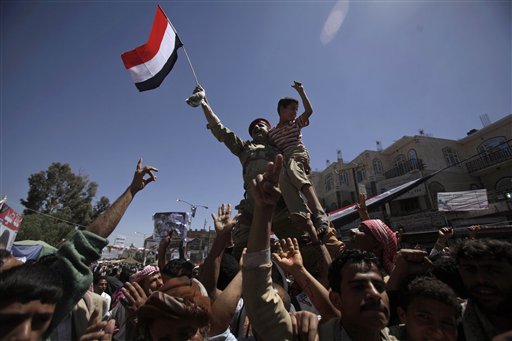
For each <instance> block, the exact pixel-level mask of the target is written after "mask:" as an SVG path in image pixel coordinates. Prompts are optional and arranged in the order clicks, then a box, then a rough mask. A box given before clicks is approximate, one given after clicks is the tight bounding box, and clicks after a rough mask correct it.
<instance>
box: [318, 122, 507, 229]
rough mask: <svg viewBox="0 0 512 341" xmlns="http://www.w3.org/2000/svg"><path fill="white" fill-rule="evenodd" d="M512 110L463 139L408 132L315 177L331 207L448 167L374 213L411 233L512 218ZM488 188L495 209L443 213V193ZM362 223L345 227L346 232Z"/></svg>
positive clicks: (330, 165) (331, 165)
mask: <svg viewBox="0 0 512 341" xmlns="http://www.w3.org/2000/svg"><path fill="white" fill-rule="evenodd" d="M511 139H512V115H508V116H506V117H504V118H502V119H500V120H499V121H497V122H494V123H492V124H489V125H487V126H485V127H483V128H482V129H480V130H476V129H473V130H471V131H470V132H468V135H467V136H466V137H464V138H462V139H459V140H450V139H442V138H436V137H431V136H427V135H424V134H421V135H416V136H404V137H402V138H400V139H399V140H397V141H395V142H394V143H393V144H391V145H390V146H389V147H387V148H385V149H383V150H377V151H374V150H365V151H363V152H362V153H360V154H359V155H358V156H357V157H355V158H354V159H353V160H352V161H350V162H344V161H343V160H342V159H341V158H338V160H337V161H336V162H329V161H328V162H327V166H326V168H325V169H324V170H322V171H318V172H313V173H312V175H311V180H312V182H313V184H314V186H315V189H316V190H317V193H318V196H319V198H320V201H321V203H322V204H323V206H324V207H325V208H326V209H327V211H328V212H332V211H335V210H337V209H340V208H342V207H345V206H348V205H351V204H352V203H354V202H356V201H357V198H358V194H359V193H365V194H366V195H367V197H372V196H374V195H377V194H380V193H383V192H386V191H387V190H389V189H392V188H394V187H397V186H399V185H402V184H404V183H406V182H408V181H411V180H414V179H417V178H420V177H423V176H425V175H429V174H432V173H434V172H436V171H438V170H441V169H443V171H442V172H440V173H438V174H436V175H435V176H433V177H432V178H430V179H429V180H427V181H426V182H425V183H423V184H421V185H419V186H417V187H415V188H413V189H412V190H410V191H409V192H407V193H404V194H402V195H401V196H400V197H398V198H396V199H395V200H393V201H391V202H390V203H388V204H387V205H386V206H385V207H381V208H380V209H378V210H376V211H374V212H370V215H371V216H372V217H376V218H381V219H384V220H385V221H386V222H388V224H389V225H390V226H391V227H392V228H398V227H400V226H403V227H405V228H406V231H407V232H410V233H417V232H422V231H433V230H437V228H439V227H442V226H446V225H451V226H454V227H455V228H465V227H466V226H469V225H472V224H482V225H489V226H490V225H499V224H503V223H506V222H508V224H509V225H510V220H512V201H511V200H510V195H511V194H512V142H511ZM476 189H486V191H487V196H488V200H489V208H488V209H485V210H479V211H469V212H468V211H466V212H440V211H438V209H437V193H439V192H458V191H469V190H476ZM358 223H359V222H358V221H354V222H353V223H350V224H346V225H344V226H339V227H340V229H339V230H340V232H341V233H342V237H343V231H344V230H346V229H349V228H353V227H355V226H357V224H358Z"/></svg>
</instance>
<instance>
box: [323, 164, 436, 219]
mask: <svg viewBox="0 0 512 341" xmlns="http://www.w3.org/2000/svg"><path fill="white" fill-rule="evenodd" d="M442 170H444V169H442ZM442 170H439V171H436V172H434V173H432V174H429V175H426V176H424V177H422V178H419V179H416V180H412V181H409V182H406V183H405V184H403V185H400V186H398V187H395V188H392V189H390V190H389V191H386V192H384V193H381V194H379V195H376V196H374V197H371V198H368V199H366V207H367V208H368V209H370V208H374V207H378V206H381V205H384V204H385V203H387V202H389V201H391V200H393V199H395V198H397V197H399V196H400V195H402V194H404V193H405V192H407V191H410V190H411V189H413V188H414V187H416V186H418V185H420V184H422V183H424V182H425V181H427V180H428V179H430V178H431V177H433V176H434V175H436V174H438V173H439V172H440V171H442ZM329 217H330V219H331V221H332V223H333V224H334V226H335V227H341V226H342V225H343V224H347V223H349V222H351V221H353V220H356V219H357V218H358V212H357V208H356V205H355V204H352V205H350V206H346V207H342V208H340V209H338V210H335V211H332V212H329Z"/></svg>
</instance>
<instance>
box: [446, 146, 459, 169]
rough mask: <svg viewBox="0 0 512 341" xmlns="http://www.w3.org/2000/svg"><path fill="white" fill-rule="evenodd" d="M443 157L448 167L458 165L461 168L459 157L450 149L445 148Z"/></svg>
mask: <svg viewBox="0 0 512 341" xmlns="http://www.w3.org/2000/svg"><path fill="white" fill-rule="evenodd" d="M443 156H444V160H445V161H446V165H447V166H454V165H458V166H459V167H460V163H459V155H458V154H457V152H456V151H454V150H453V149H451V148H450V147H445V148H443Z"/></svg>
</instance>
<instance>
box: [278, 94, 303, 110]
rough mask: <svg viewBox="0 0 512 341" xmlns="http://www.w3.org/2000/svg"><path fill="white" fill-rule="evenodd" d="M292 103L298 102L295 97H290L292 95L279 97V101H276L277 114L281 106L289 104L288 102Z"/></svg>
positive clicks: (284, 106)
mask: <svg viewBox="0 0 512 341" xmlns="http://www.w3.org/2000/svg"><path fill="white" fill-rule="evenodd" d="M292 103H296V104H299V101H298V100H296V99H295V98H292V97H284V98H281V99H280V100H279V102H278V103H277V113H278V114H281V113H280V109H281V108H286V107H287V106H289V105H290V104H292Z"/></svg>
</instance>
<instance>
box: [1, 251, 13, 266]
mask: <svg viewBox="0 0 512 341" xmlns="http://www.w3.org/2000/svg"><path fill="white" fill-rule="evenodd" d="M11 257H12V253H11V252H10V251H7V250H6V249H0V266H1V265H2V264H4V262H5V261H6V260H7V259H9V258H11Z"/></svg>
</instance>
